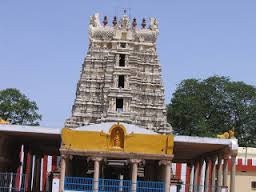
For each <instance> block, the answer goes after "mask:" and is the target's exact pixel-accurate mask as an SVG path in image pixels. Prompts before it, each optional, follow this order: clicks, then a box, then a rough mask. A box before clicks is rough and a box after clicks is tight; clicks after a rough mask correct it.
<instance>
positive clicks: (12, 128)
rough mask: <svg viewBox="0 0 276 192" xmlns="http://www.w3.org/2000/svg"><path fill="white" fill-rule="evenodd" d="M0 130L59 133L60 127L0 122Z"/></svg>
mask: <svg viewBox="0 0 276 192" xmlns="http://www.w3.org/2000/svg"><path fill="white" fill-rule="evenodd" d="M0 132H21V133H41V134H54V135H60V133H61V129H60V128H47V127H41V126H28V125H10V124H1V125H0Z"/></svg>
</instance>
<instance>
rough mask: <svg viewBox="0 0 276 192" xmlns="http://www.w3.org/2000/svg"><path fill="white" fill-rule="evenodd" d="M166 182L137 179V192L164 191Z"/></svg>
mask: <svg viewBox="0 0 276 192" xmlns="http://www.w3.org/2000/svg"><path fill="white" fill-rule="evenodd" d="M164 187H165V183H164V182H159V181H137V190H136V191H137V192H163V191H164Z"/></svg>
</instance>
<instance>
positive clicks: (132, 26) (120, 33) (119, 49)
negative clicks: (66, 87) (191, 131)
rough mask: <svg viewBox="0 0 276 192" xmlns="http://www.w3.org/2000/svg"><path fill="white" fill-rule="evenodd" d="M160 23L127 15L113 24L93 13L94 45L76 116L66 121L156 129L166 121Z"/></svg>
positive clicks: (69, 123)
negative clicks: (140, 22) (122, 124)
mask: <svg viewBox="0 0 276 192" xmlns="http://www.w3.org/2000/svg"><path fill="white" fill-rule="evenodd" d="M157 36H158V23H157V20H156V19H155V18H151V19H150V25H149V27H146V20H145V19H143V20H142V24H141V27H138V26H137V21H136V19H135V18H134V19H133V20H132V21H131V22H130V21H129V17H128V16H127V15H124V16H122V18H120V20H117V18H116V17H114V18H113V22H112V24H111V26H110V25H108V20H107V17H104V20H103V24H101V23H100V19H99V14H95V15H94V16H92V17H91V18H90V24H89V40H90V41H89V49H88V52H87V55H86V57H85V60H84V63H83V65H82V71H81V75H80V80H79V82H78V84H77V91H76V99H75V102H74V105H73V107H72V116H71V117H70V118H69V119H67V120H66V122H65V127H78V126H83V125H89V124H93V123H101V122H117V121H120V122H126V123H131V124H136V125H139V126H141V127H144V128H146V129H152V130H154V131H157V132H171V131H172V128H171V126H170V125H169V124H168V123H167V117H166V106H165V102H164V87H163V84H162V80H161V66H160V64H159V60H158V56H157V52H156V40H157Z"/></svg>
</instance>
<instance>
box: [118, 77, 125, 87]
mask: <svg viewBox="0 0 276 192" xmlns="http://www.w3.org/2000/svg"><path fill="white" fill-rule="evenodd" d="M118 87H119V88H125V76H124V75H119V79H118Z"/></svg>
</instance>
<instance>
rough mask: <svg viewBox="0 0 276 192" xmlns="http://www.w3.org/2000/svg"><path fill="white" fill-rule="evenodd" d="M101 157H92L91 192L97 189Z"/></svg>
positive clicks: (95, 191) (96, 191)
mask: <svg viewBox="0 0 276 192" xmlns="http://www.w3.org/2000/svg"><path fill="white" fill-rule="evenodd" d="M101 160H102V158H101V157H96V158H93V161H94V177H93V192H98V191H99V177H100V161H101Z"/></svg>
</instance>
